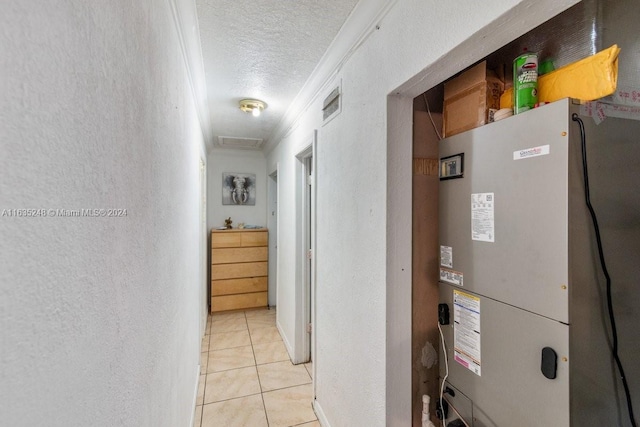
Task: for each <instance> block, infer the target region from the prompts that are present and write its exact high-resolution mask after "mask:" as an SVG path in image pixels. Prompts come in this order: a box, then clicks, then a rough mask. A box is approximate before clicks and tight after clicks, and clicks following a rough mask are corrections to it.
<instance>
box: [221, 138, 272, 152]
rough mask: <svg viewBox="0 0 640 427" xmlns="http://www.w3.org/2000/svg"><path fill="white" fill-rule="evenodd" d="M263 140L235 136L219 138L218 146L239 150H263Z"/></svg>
mask: <svg viewBox="0 0 640 427" xmlns="http://www.w3.org/2000/svg"><path fill="white" fill-rule="evenodd" d="M263 142H264V140H263V139H262V138H236V137H233V136H219V137H218V145H219V146H220V147H222V148H235V149H239V150H260V149H262V143H263Z"/></svg>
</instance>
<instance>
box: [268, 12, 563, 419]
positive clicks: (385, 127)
mask: <svg viewBox="0 0 640 427" xmlns="http://www.w3.org/2000/svg"><path fill="white" fill-rule="evenodd" d="M574 2H575V0H563V1H551V0H545V1H533V0H524V1H518V0H510V1H504V0H501V1H498V0H489V1H485V2H482V3H477V2H471V1H464V2H438V1H424V0H407V1H400V2H397V3H395V5H394V6H393V7H392V9H391V10H390V11H389V13H388V14H387V15H386V17H384V18H383V19H382V20H376V21H373V22H372V23H371V25H370V29H371V30H372V33H371V34H370V36H369V37H368V38H367V39H366V40H365V41H364V42H363V43H362V44H361V45H360V47H359V48H358V49H357V50H356V51H355V52H352V53H351V55H350V57H349V59H348V60H347V61H346V62H345V63H344V64H343V65H342V66H341V68H340V69H339V70H338V72H337V73H336V74H335V77H334V81H333V83H332V84H329V85H328V86H327V87H326V88H324V89H322V90H321V91H320V92H321V93H320V96H319V99H318V100H315V101H314V102H312V104H311V105H310V106H309V108H308V109H307V110H306V111H303V112H299V114H300V116H299V117H298V122H297V123H296V125H295V126H294V128H295V129H294V130H293V131H292V132H291V134H290V135H288V136H286V137H285V138H283V139H282V141H280V142H279V145H278V146H276V147H275V148H274V149H273V150H272V151H271V152H270V154H269V156H268V162H267V168H268V170H273V169H274V168H275V165H276V163H279V170H278V182H279V184H280V189H279V198H280V217H279V223H280V224H287V223H293V222H292V221H294V219H295V215H296V206H295V179H294V171H295V168H294V166H295V162H296V161H297V160H296V159H295V157H294V156H295V154H296V153H298V152H299V151H300V150H301V149H302V148H303V146H304V145H305V144H306V143H307V141H308V135H309V134H310V133H311V132H312V130H313V129H314V128H317V129H319V135H318V152H317V153H316V156H317V171H316V173H317V179H316V183H317V243H316V244H317V248H316V249H317V250H316V254H315V255H314V256H315V257H316V260H317V283H316V297H317V298H316V302H315V304H316V310H317V311H316V322H315V324H314V333H315V334H316V345H317V347H316V354H315V360H314V367H315V369H316V376H315V382H316V399H317V408H318V409H319V410H320V414H319V415H320V417H321V419H323V420H324V421H325V422H327V423H328V424H329V425H331V426H332V427H340V426H355V425H366V426H385V425H386V426H408V425H410V423H411V189H410V185H411V184H410V183H411V177H410V171H411V121H412V110H411V105H412V98H413V97H414V96H416V95H417V94H418V93H420V92H422V91H424V90H426V89H428V88H430V87H431V86H434V85H436V84H438V83H440V82H441V81H443V80H444V79H446V78H448V77H450V76H451V75H453V74H455V73H456V72H458V71H460V70H462V69H463V68H465V67H466V66H468V65H471V64H472V63H473V62H475V61H476V60H478V59H480V58H482V57H483V56H485V55H487V54H488V53H491V52H492V51H493V50H495V49H497V48H498V47H500V46H501V45H503V44H505V43H507V42H508V41H510V40H512V39H514V38H515V37H517V36H518V35H520V34H522V33H524V32H526V31H528V30H529V29H531V28H533V27H534V26H535V25H537V24H539V23H542V22H543V21H544V20H546V19H548V18H550V17H551V16H553V15H554V14H556V13H558V12H560V11H561V10H562V9H564V8H566V7H568V6H569V5H570V4H572V3H574ZM376 3H377V4H378V5H380V6H381V5H382V3H384V2H382V1H380V2H376ZM361 4H362V3H361ZM503 14H504V16H501V15H503ZM352 18H354V20H355V17H353V16H352ZM375 23H378V24H379V27H380V28H379V29H378V30H374V29H373V28H374V24H375ZM348 26H349V23H347V24H346V26H345V27H348ZM343 30H344V27H343ZM343 34H344V33H343ZM339 37H340V36H339ZM335 47H336V45H334V48H335ZM441 58H444V59H443V60H439V59H441ZM338 79H341V80H342V91H343V101H344V104H343V107H342V113H341V114H340V115H339V116H338V117H336V118H335V119H334V120H333V121H331V122H330V123H329V124H328V125H326V126H324V127H322V125H321V123H320V118H321V114H320V109H321V100H322V98H324V96H326V95H327V93H328V90H327V89H329V90H330V88H331V87H333V86H334V85H335V83H336V82H337V81H338ZM318 89H319V87H316V88H315V90H316V91H317V90H318ZM396 89H397V90H396ZM309 92H310V93H312V92H313V90H311V91H309ZM325 92H327V93H325ZM396 92H397V93H399V95H398V96H393V97H391V98H389V100H388V95H389V94H395V93H396ZM302 105H304V103H302ZM407 185H409V187H407ZM294 231H295V229H294V227H291V228H286V227H280V228H279V232H280V240H279V248H278V250H279V259H286V260H293V259H295V255H296V253H295V232H294ZM295 295H296V283H295V265H294V264H293V263H291V262H289V263H281V264H280V270H279V288H278V321H279V323H280V325H281V329H282V331H283V332H284V333H285V335H287V337H286V338H287V339H288V340H290V341H293V340H294V332H295V329H296V325H295V320H294V319H295V316H294V313H295ZM434 304H435V301H434Z"/></svg>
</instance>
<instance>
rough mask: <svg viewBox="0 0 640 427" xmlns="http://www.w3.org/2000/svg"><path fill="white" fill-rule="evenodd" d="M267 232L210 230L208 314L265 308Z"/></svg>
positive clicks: (262, 230) (263, 229)
mask: <svg viewBox="0 0 640 427" xmlns="http://www.w3.org/2000/svg"><path fill="white" fill-rule="evenodd" d="M268 233H269V232H268V231H267V229H266V228H260V229H256V230H253V229H252V230H247V229H243V230H240V229H232V230H212V231H211V312H216V311H225V310H238V309H243V308H254V307H266V306H267V285H268V281H267V274H268V263H267V260H268V258H269V248H268V246H267V245H268V243H269V234H268Z"/></svg>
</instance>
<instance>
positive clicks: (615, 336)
mask: <svg viewBox="0 0 640 427" xmlns="http://www.w3.org/2000/svg"><path fill="white" fill-rule="evenodd" d="M571 119H572V120H573V121H574V122H577V123H578V125H579V126H580V141H581V144H582V173H583V177H584V198H585V202H586V203H587V208H588V209H589V213H590V214H591V221H592V222H593V228H594V230H595V233H596V242H597V243H598V255H599V256H600V266H601V267H602V272H603V273H604V277H605V279H606V281H607V308H608V311H609V322H610V324H611V335H612V337H611V338H612V342H613V345H612V348H611V352H612V354H613V359H614V360H615V362H616V366H617V367H618V372H619V373H620V379H621V380H622V386H623V387H624V394H625V396H626V399H627V410H628V412H629V420H630V421H631V425H632V427H637V424H636V420H635V417H634V415H633V405H632V403H631V392H630V391H629V384H627V378H626V376H625V374H624V369H623V367H622V362H621V361H620V357H619V356H618V330H617V328H616V318H615V315H614V313H613V302H612V299H611V277H610V276H609V271H608V270H607V264H606V263H605V261H604V251H603V249H602V239H601V237H600V227H599V226H598V218H597V217H596V212H595V210H594V209H593V206H592V205H591V196H590V192H589V174H588V172H587V137H586V134H585V131H584V122H583V121H582V119H581V118H580V117H578V115H577V114H575V113H574V114H573V115H572V116H571Z"/></svg>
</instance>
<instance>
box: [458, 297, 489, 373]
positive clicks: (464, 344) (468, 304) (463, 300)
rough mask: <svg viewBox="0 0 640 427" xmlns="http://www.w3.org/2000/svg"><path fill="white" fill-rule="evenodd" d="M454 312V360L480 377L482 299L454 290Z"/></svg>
mask: <svg viewBox="0 0 640 427" xmlns="http://www.w3.org/2000/svg"><path fill="white" fill-rule="evenodd" d="M453 310H454V311H453V350H454V359H455V360H456V362H458V363H459V364H461V365H462V366H464V367H465V368H467V369H469V370H470V371H471V372H473V373H475V374H476V375H478V376H480V375H481V365H482V362H481V354H480V298H478V297H476V296H473V295H471V294H468V293H466V292H461V291H455V290H454V291H453Z"/></svg>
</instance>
